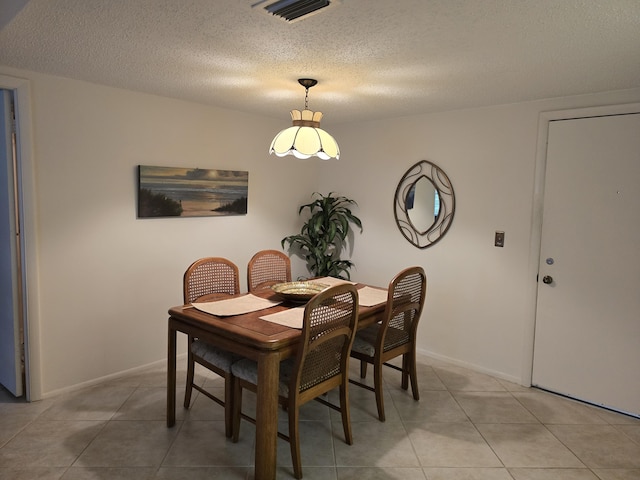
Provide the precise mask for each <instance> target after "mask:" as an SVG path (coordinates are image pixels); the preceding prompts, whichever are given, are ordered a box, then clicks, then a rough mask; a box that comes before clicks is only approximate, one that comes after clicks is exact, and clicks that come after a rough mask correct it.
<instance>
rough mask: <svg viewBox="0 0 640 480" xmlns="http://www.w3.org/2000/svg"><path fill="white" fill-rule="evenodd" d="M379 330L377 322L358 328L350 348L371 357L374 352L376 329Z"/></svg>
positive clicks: (376, 336)
mask: <svg viewBox="0 0 640 480" xmlns="http://www.w3.org/2000/svg"><path fill="white" fill-rule="evenodd" d="M379 330H380V325H379V324H377V323H376V324H374V325H371V326H370V327H367V328H364V329H362V330H358V332H357V333H356V336H355V338H354V339H353V346H352V347H351V350H352V351H354V352H358V353H361V354H362V355H367V356H369V357H373V356H374V355H375V353H376V347H375V344H376V338H378V331H379Z"/></svg>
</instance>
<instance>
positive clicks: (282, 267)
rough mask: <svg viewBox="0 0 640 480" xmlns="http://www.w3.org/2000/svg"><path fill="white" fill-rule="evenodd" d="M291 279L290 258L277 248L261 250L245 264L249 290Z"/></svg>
mask: <svg viewBox="0 0 640 480" xmlns="http://www.w3.org/2000/svg"><path fill="white" fill-rule="evenodd" d="M290 281H291V260H290V259H289V257H288V256H287V255H286V254H284V253H282V252H279V251H278V250H261V251H259V252H258V253H256V254H255V255H254V256H253V257H252V258H251V260H249V265H248V266H247V286H248V288H249V292H253V291H255V290H258V289H259V288H262V287H267V286H271V285H275V284H276V283H283V282H290Z"/></svg>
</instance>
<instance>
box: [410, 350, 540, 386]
mask: <svg viewBox="0 0 640 480" xmlns="http://www.w3.org/2000/svg"><path fill="white" fill-rule="evenodd" d="M417 352H418V353H419V354H420V355H424V356H426V357H430V358H433V359H435V360H438V361H441V362H444V363H448V364H451V365H454V366H456V367H463V368H466V369H468V370H471V371H474V372H478V373H483V374H485V375H490V376H492V377H494V378H499V379H501V380H506V381H508V382H511V383H515V384H516V385H520V384H521V382H520V379H519V378H517V377H515V376H512V375H507V374H505V373H504V372H498V371H496V370H491V369H488V368H484V367H482V366H479V365H476V364H473V363H468V362H463V361H461V360H458V359H456V358H451V357H447V356H446V355H440V354H438V353H433V352H431V351H429V350H423V349H417ZM526 386H528V385H526Z"/></svg>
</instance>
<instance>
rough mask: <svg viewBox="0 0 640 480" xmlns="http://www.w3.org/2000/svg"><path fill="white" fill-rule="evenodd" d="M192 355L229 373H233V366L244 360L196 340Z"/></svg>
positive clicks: (192, 346)
mask: <svg viewBox="0 0 640 480" xmlns="http://www.w3.org/2000/svg"><path fill="white" fill-rule="evenodd" d="M191 353H193V354H194V355H196V356H198V357H200V358H202V359H203V360H205V361H206V362H209V363H210V364H211V365H215V366H216V367H218V368H220V369H221V370H224V371H225V372H227V373H229V372H231V365H232V364H233V363H234V362H236V361H238V360H240V359H241V358H242V357H241V356H239V355H236V354H235V353H231V352H228V351H227V350H223V349H221V348H218V347H214V346H213V345H211V344H210V343H207V342H204V341H202V340H195V341H193V342H192V343H191Z"/></svg>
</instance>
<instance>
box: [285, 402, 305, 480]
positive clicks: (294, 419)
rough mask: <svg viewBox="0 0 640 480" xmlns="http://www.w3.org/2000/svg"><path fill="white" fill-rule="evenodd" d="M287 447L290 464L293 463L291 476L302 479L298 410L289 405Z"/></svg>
mask: <svg viewBox="0 0 640 480" xmlns="http://www.w3.org/2000/svg"><path fill="white" fill-rule="evenodd" d="M288 410H289V446H290V448H291V462H292V463H293V476H294V477H296V478H298V479H300V478H302V460H301V458H300V433H299V424H298V422H299V420H300V409H299V407H298V406H297V405H289V408H288Z"/></svg>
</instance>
